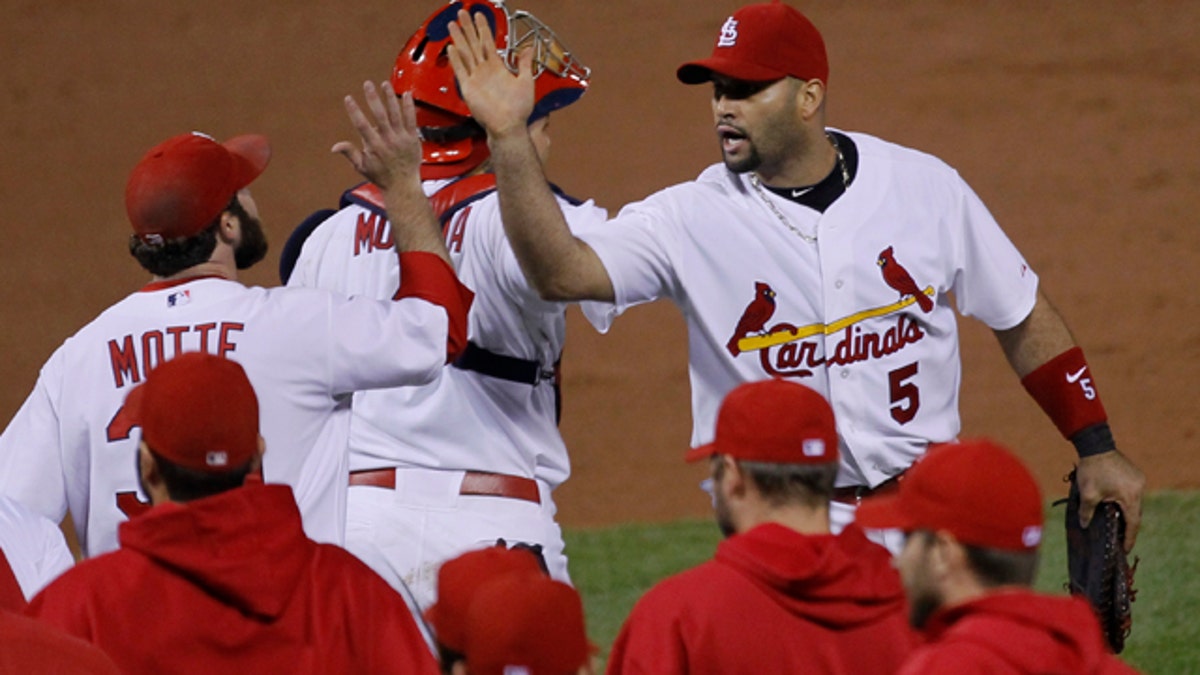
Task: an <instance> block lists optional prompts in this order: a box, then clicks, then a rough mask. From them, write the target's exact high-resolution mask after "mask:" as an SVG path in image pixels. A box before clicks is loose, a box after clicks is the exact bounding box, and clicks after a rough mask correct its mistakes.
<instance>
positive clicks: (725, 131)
mask: <svg viewBox="0 0 1200 675" xmlns="http://www.w3.org/2000/svg"><path fill="white" fill-rule="evenodd" d="M717 137H718V138H720V139H721V150H723V151H724V152H726V153H730V152H736V151H737V150H738V149H739V148H740V147H742V145H744V144H745V143H747V141H746V134H744V133H742V132H741V131H740V130H738V129H735V128H733V127H730V126H725V125H721V126H718V127H717Z"/></svg>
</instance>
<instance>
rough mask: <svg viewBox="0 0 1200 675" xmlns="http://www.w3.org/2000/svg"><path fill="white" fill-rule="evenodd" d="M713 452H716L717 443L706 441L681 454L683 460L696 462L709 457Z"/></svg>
mask: <svg viewBox="0 0 1200 675" xmlns="http://www.w3.org/2000/svg"><path fill="white" fill-rule="evenodd" d="M715 454H717V444H716V443H706V444H704V445H700V446H697V447H694V448H692V449H691V450H688V451H687V452H685V453H684V454H683V461H685V462H696V461H699V460H701V459H707V458H709V457H712V456H713V455H715Z"/></svg>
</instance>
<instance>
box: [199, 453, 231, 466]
mask: <svg viewBox="0 0 1200 675" xmlns="http://www.w3.org/2000/svg"><path fill="white" fill-rule="evenodd" d="M204 463H205V464H207V465H209V466H226V465H228V464H229V454H228V453H227V452H225V451H224V450H211V451H209V453H208V454H206V455H205V456H204Z"/></svg>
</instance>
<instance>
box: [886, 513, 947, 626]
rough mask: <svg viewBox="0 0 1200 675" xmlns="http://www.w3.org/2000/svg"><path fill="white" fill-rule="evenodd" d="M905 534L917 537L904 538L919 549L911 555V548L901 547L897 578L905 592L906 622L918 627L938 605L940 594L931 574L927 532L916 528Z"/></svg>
mask: <svg viewBox="0 0 1200 675" xmlns="http://www.w3.org/2000/svg"><path fill="white" fill-rule="evenodd" d="M908 536H909V539H912V538H914V537H919V538H920V539H919V540H918V541H916V542H912V541H909V542H905V546H906V547H908V546H919V547H920V550H919V551H918V552H917V553H918V555H915V556H913V555H911V554H912V553H913V552H912V551H908V550H904V551H901V552H900V558H899V559H898V564H897V567H898V568H899V572H900V579H901V580H902V581H903V582H904V590H905V592H906V593H907V594H908V622H909V623H910V624H912V626H913V628H917V629H921V628H923V627H924V626H925V623H926V622H927V621H929V617H930V616H932V615H933V613H934V612H936V611H937V610H938V609H940V608H941V606H942V603H943V598H942V595H941V593H940V592H938V589H937V585H936V584H935V583H934V582H933V579H932V578H931V577H932V572H930V567H931V564H930V560H929V553H930V550H931V548H932V540H931V538H930V535H929V533H928V532H923V531H918V532H914V533H911V534H909V535H908Z"/></svg>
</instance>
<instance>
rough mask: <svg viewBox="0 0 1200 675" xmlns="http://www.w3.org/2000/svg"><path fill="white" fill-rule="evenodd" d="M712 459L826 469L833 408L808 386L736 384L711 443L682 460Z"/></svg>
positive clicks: (833, 442)
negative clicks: (715, 457)
mask: <svg viewBox="0 0 1200 675" xmlns="http://www.w3.org/2000/svg"><path fill="white" fill-rule="evenodd" d="M713 455H728V456H730V457H733V458H735V459H745V460H750V461H753V462H772V463H775V464H829V463H832V462H836V461H837V460H838V436H837V427H836V425H835V424H834V421H833V408H830V407H829V402H828V401H826V400H825V397H823V396H821V395H820V394H818V393H817V392H815V391H813V390H812V389H809V388H808V387H806V386H804V385H802V384H799V383H796V382H789V381H787V380H783V379H772V380H761V381H759V382H749V383H746V384H742V385H739V386H738V387H736V388H735V389H734V390H733V391H731V392H729V394H728V395H727V396H726V397H725V400H724V401H722V402H721V410H720V412H718V413H717V431H716V436H715V438H714V439H713V442H712V443H709V444H707V445H701V446H700V447H697V448H693V449H691V450H689V451H688V452H687V454H686V455H684V459H686V460H687V461H689V462H694V461H696V460H699V459H704V458H705V457H711V456H713Z"/></svg>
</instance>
